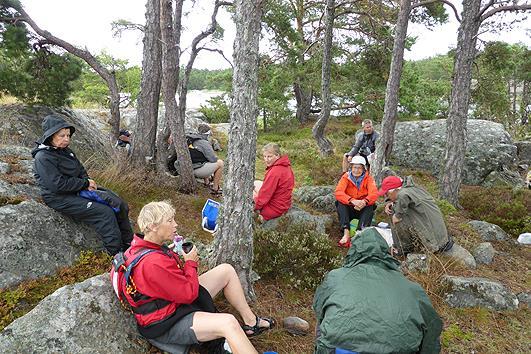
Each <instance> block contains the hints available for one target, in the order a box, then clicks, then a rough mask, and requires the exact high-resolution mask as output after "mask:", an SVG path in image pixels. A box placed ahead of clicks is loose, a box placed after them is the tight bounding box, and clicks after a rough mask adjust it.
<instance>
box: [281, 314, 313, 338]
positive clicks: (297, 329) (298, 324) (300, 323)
mask: <svg viewBox="0 0 531 354" xmlns="http://www.w3.org/2000/svg"><path fill="white" fill-rule="evenodd" d="M282 325H283V326H284V329H285V330H286V331H288V332H289V333H291V334H294V335H298V336H305V335H307V334H308V333H309V332H310V324H309V323H308V322H306V321H305V320H303V319H302V318H300V317H295V316H290V317H286V318H284V319H283V320H282Z"/></svg>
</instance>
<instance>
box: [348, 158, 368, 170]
mask: <svg viewBox="0 0 531 354" xmlns="http://www.w3.org/2000/svg"><path fill="white" fill-rule="evenodd" d="M350 164H351V165H363V167H365V168H366V167H367V166H366V165H365V158H364V157H363V156H359V155H356V156H353V157H352V160H350Z"/></svg>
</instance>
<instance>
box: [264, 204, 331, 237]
mask: <svg viewBox="0 0 531 354" xmlns="http://www.w3.org/2000/svg"><path fill="white" fill-rule="evenodd" d="M286 219H287V220H288V222H289V223H293V224H312V225H315V231H317V232H319V233H323V234H324V233H325V231H326V225H327V224H329V223H331V222H332V217H331V216H330V215H312V214H310V213H308V212H307V211H304V210H302V209H301V208H298V207H296V206H292V207H291V209H290V210H288V212H287V213H286V214H284V215H282V216H281V217H279V218H276V219H271V220H267V221H265V222H264V223H263V224H262V227H263V228H264V229H266V230H274V229H276V228H277V227H278V225H279V224H280V223H281V221H282V220H286Z"/></svg>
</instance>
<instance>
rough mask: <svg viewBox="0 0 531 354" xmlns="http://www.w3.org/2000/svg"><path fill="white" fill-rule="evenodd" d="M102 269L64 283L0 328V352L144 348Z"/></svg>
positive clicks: (140, 350)
mask: <svg viewBox="0 0 531 354" xmlns="http://www.w3.org/2000/svg"><path fill="white" fill-rule="evenodd" d="M148 349H149V345H148V344H147V342H146V341H145V340H143V339H141V337H140V336H139V334H138V332H137V329H136V325H135V321H134V319H133V316H132V314H130V313H128V312H126V311H125V310H124V309H123V308H122V307H121V305H120V304H119V302H118V300H117V299H116V296H114V293H113V290H112V287H111V285H110V282H109V277H108V275H107V274H102V275H99V276H96V277H93V278H90V279H87V280H85V281H84V282H82V283H78V284H74V285H68V286H65V287H63V288H61V289H59V290H57V291H55V292H54V293H53V294H51V295H49V296H48V297H46V298H45V299H44V300H43V301H41V302H40V303H39V304H38V305H37V306H36V307H35V308H34V309H33V310H31V311H30V312H28V313H27V314H26V315H25V316H23V317H20V318H19V319H17V320H15V321H14V322H13V323H11V324H10V325H9V326H7V327H6V328H5V329H4V330H3V331H2V332H0V353H79V354H89V353H101V354H107V353H131V354H133V353H145V352H147V350H148Z"/></svg>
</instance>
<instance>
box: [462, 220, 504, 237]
mask: <svg viewBox="0 0 531 354" xmlns="http://www.w3.org/2000/svg"><path fill="white" fill-rule="evenodd" d="M468 225H470V227H472V228H473V229H474V230H475V231H476V232H477V233H478V234H479V236H481V238H482V239H483V241H506V240H508V239H509V236H507V233H506V232H505V231H503V229H502V228H501V227H499V226H498V225H496V224H491V223H489V222H486V221H481V220H472V221H469V222H468Z"/></svg>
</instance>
